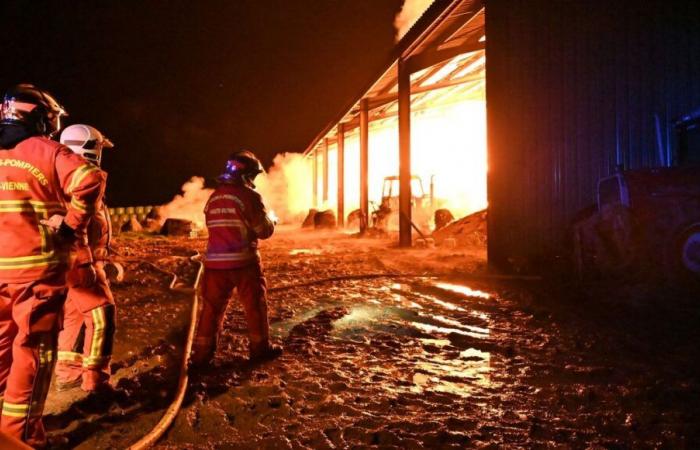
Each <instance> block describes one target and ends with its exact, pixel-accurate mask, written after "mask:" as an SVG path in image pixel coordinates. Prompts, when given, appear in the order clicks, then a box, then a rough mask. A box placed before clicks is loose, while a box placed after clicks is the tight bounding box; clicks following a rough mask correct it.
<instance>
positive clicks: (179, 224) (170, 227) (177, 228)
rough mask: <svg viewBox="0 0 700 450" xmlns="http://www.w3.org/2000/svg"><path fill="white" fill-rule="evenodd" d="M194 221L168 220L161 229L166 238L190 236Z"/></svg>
mask: <svg viewBox="0 0 700 450" xmlns="http://www.w3.org/2000/svg"><path fill="white" fill-rule="evenodd" d="M192 229H193V225H192V221H190V220H184V219H167V220H166V221H165V223H164V224H163V228H161V229H160V234H162V235H164V236H189V235H190V233H191V232H192Z"/></svg>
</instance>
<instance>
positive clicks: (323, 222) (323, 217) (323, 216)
mask: <svg viewBox="0 0 700 450" xmlns="http://www.w3.org/2000/svg"><path fill="white" fill-rule="evenodd" d="M336 225H337V222H336V220H335V214H333V211H331V210H330V209H327V210H325V211H319V212H318V213H316V215H315V216H314V228H316V229H331V228H335V227H336Z"/></svg>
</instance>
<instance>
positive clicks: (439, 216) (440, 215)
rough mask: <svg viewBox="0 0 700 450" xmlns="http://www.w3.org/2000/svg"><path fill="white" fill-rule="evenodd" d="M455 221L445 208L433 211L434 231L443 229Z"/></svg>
mask: <svg viewBox="0 0 700 450" xmlns="http://www.w3.org/2000/svg"><path fill="white" fill-rule="evenodd" d="M454 220H455V216H453V215H452V212H451V211H450V210H449V209H447V208H440V209H436V210H435V230H436V231H437V230H440V229H442V228H445V227H446V226H447V225H449V224H450V222H452V221H454Z"/></svg>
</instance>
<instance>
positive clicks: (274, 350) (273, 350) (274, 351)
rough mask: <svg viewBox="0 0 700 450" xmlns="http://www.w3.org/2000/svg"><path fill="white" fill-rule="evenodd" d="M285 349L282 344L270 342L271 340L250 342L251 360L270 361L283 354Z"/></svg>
mask: <svg viewBox="0 0 700 450" xmlns="http://www.w3.org/2000/svg"><path fill="white" fill-rule="evenodd" d="M283 352H284V350H283V349H282V346H281V345H277V344H270V343H269V342H267V341H266V342H261V343H257V344H253V343H251V344H250V361H252V362H260V361H269V360H272V359H275V358H279V357H280V356H282V353H283Z"/></svg>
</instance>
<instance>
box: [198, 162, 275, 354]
mask: <svg viewBox="0 0 700 450" xmlns="http://www.w3.org/2000/svg"><path fill="white" fill-rule="evenodd" d="M262 171H263V169H262V165H261V164H260V161H259V160H258V158H257V157H256V156H255V155H254V154H253V153H252V152H249V151H240V152H236V153H234V154H232V155H231V156H230V157H229V158H228V160H227V161H226V167H225V169H224V173H223V174H221V175H220V176H219V178H218V182H219V184H218V186H217V188H216V189H215V190H214V192H213V193H212V195H211V197H209V201H208V202H207V205H206V207H205V208H204V214H205V216H206V224H207V229H208V231H209V240H208V244H207V255H206V260H205V263H204V275H203V278H202V297H203V303H204V305H203V308H202V315H201V317H200V320H199V326H198V328H197V335H196V337H195V341H194V345H193V349H192V362H193V364H195V365H202V364H206V363H208V362H210V361H211V359H212V358H213V356H214V352H215V351H216V342H217V338H218V335H219V333H220V327H221V324H222V322H223V315H224V312H225V311H226V306H227V304H228V300H229V298H230V297H231V294H232V293H233V290H234V288H235V289H236V290H237V291H238V297H239V299H240V301H241V304H242V305H243V310H244V313H245V317H246V321H247V322H248V333H249V339H250V347H249V349H250V358H251V360H262V359H270V358H275V357H277V356H279V355H280V354H281V353H282V348H281V347H280V346H278V345H273V344H271V343H270V332H269V324H268V316H267V298H266V283H265V277H264V275H263V271H262V268H261V265H260V253H259V252H258V239H267V238H269V237H270V236H272V233H273V231H274V227H275V225H274V223H273V221H272V219H270V217H269V216H268V214H267V211H266V209H265V205H264V204H263V201H262V197H261V196H260V194H258V192H256V191H255V184H254V181H255V177H256V176H257V175H258V174H260V173H261V172H262Z"/></svg>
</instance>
